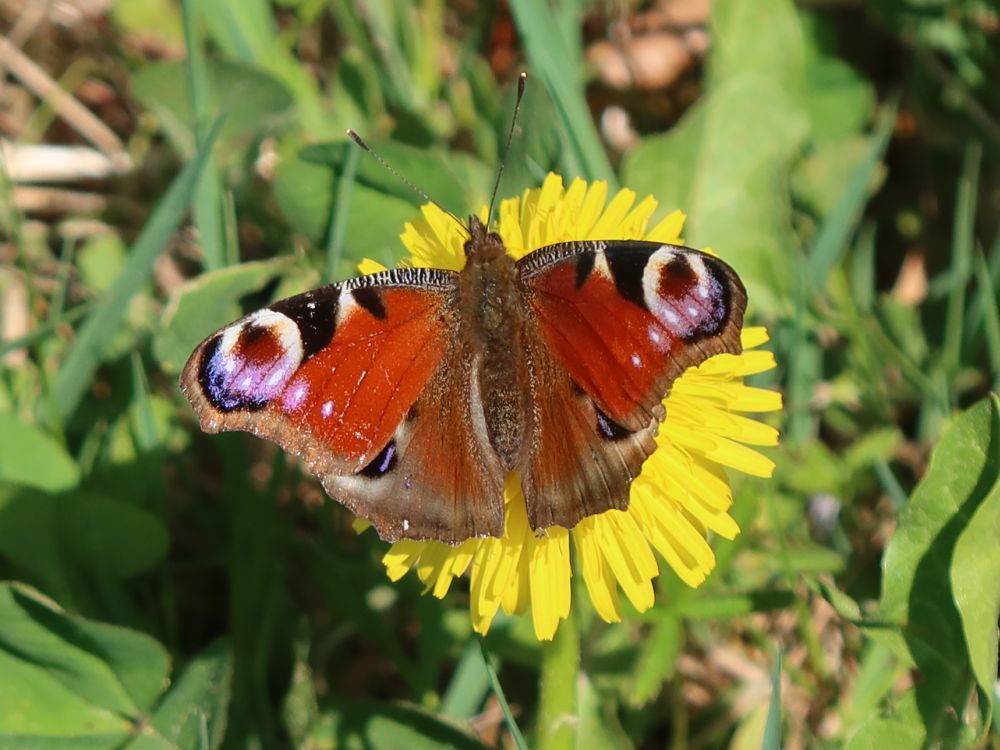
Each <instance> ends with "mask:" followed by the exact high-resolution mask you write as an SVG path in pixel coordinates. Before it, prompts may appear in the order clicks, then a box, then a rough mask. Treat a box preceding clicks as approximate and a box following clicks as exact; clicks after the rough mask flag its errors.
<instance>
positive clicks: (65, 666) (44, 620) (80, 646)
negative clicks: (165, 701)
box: [0, 584, 168, 748]
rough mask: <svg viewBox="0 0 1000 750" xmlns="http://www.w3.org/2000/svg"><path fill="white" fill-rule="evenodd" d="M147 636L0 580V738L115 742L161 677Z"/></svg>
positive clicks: (10, 741) (24, 744)
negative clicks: (78, 613)
mask: <svg viewBox="0 0 1000 750" xmlns="http://www.w3.org/2000/svg"><path fill="white" fill-rule="evenodd" d="M167 671H168V657H167V653H166V652H165V651H164V650H163V648H162V647H161V646H160V645H159V644H158V643H157V642H156V641H154V640H153V639H151V638H149V637H148V636H145V635H142V634H140V633H136V632H134V631H131V630H126V629H124V628H119V627H115V626H112V625H105V624H102V623H96V622H91V621H89V620H85V619H83V618H80V617H75V616H71V615H67V614H65V613H63V612H62V611H60V610H59V609H58V608H57V607H56V606H55V605H54V604H53V603H52V602H50V601H49V600H47V599H44V598H43V597H42V596H41V595H40V594H38V593H37V592H34V591H33V590H31V589H29V588H27V587H24V586H19V585H16V584H0V705H3V706H4V710H2V711H0V746H2V747H5V748H8V747H11V748H37V747H57V746H63V747H73V748H78V747H86V748H112V747H117V746H119V745H120V743H121V742H122V741H123V740H125V739H126V738H127V737H128V735H129V734H130V733H131V731H132V730H133V727H134V726H135V725H136V724H137V723H139V722H141V721H142V720H143V717H144V716H145V715H146V713H147V712H148V711H149V709H150V708H151V706H152V704H153V701H154V700H155V699H156V696H157V695H158V694H159V693H160V691H161V690H162V689H163V687H164V685H165V684H166V678H167Z"/></svg>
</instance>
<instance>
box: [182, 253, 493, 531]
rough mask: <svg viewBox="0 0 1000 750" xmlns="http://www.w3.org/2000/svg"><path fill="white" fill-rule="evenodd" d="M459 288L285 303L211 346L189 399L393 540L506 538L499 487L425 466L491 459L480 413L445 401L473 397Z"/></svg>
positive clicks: (316, 294)
mask: <svg viewBox="0 0 1000 750" xmlns="http://www.w3.org/2000/svg"><path fill="white" fill-rule="evenodd" d="M456 278H457V277H456V275H455V274H454V273H452V272H449V271H441V270H435V269H394V270H392V271H385V272H382V273H379V274H373V275H371V276H367V277H361V278H359V279H353V280H350V281H347V282H343V283H341V284H336V285H332V286H328V287H324V288H322V289H317V290H314V291H312V292H307V293H306V294H302V295H298V296H296V297H292V298H289V299H286V300H282V301H280V302H276V303H274V304H273V305H270V306H269V307H266V308H264V309H262V310H258V311H257V312H255V313H252V314H250V315H248V316H246V317H245V318H243V319H241V320H239V321H236V322H235V323H233V324H231V325H229V326H227V327H225V328H223V329H221V330H220V331H218V332H216V333H215V334H213V335H212V336H209V337H208V338H207V339H206V340H205V341H204V342H203V343H202V344H201V345H200V346H199V347H198V348H197V349H196V350H195V352H194V353H193V354H192V355H191V358H190V359H189V360H188V363H187V365H186V366H185V368H184V372H183V374H182V375H181V387H182V390H183V391H184V393H185V395H186V396H187V397H188V399H189V400H190V401H191V404H192V406H194V408H195V410H196V411H197V413H198V415H199V418H200V420H201V425H202V428H203V429H205V430H206V431H209V432H218V431H222V430H244V431H247V432H252V433H254V434H256V435H258V436H260V437H265V438H269V439H271V440H274V441H275V442H277V443H278V444H279V445H281V446H282V447H283V448H284V449H285V450H288V451H289V452H291V453H294V454H296V455H299V456H301V457H302V458H303V460H304V462H305V464H306V466H307V467H308V468H309V470H310V471H311V472H312V473H314V474H316V475H317V476H318V477H319V478H320V479H321V480H322V481H323V483H324V486H325V487H326V488H327V490H328V491H329V492H330V494H331V495H332V496H333V497H334V498H336V499H337V500H340V501H341V502H343V503H344V504H345V505H347V506H348V507H349V508H351V510H353V511H354V512H355V513H357V514H358V515H360V516H362V517H364V518H367V519H368V520H370V521H371V522H372V523H373V524H374V525H375V526H376V528H377V529H378V531H379V533H380V534H381V535H382V536H383V537H384V538H389V539H396V538H400V537H401V536H409V537H414V538H431V537H434V538H442V539H447V540H449V541H458V540H460V539H461V538H467V537H469V536H475V535H478V534H487V533H490V534H498V533H499V532H500V530H501V525H502V508H503V505H502V503H503V496H502V490H501V491H499V492H496V491H495V485H496V480H495V478H494V481H492V482H491V481H490V479H491V478H490V477H489V476H487V474H486V473H485V472H484V471H482V470H481V469H480V467H479V466H478V465H477V466H469V465H467V463H468V462H465V463H464V464H462V466H461V469H462V474H461V476H462V479H463V481H462V482H460V483H458V486H454V485H455V483H448V482H442V481H438V478H437V475H436V474H434V473H432V468H433V467H432V466H424V465H423V464H425V463H427V462H433V461H435V460H437V461H439V462H440V461H441V460H443V459H444V458H445V457H447V458H448V460H451V458H452V457H453V454H454V449H452V450H450V451H445V450H443V448H445V447H446V446H448V445H454V444H465V445H467V446H468V447H464V448H463V449H464V450H465V451H466V452H467V456H468V457H472V458H470V460H473V459H474V458H479V456H478V454H477V450H478V449H477V448H476V445H477V442H476V441H477V438H476V436H475V434H474V428H473V420H472V419H470V417H469V414H467V413H466V411H467V409H466V410H464V411H463V410H462V409H458V408H454V407H453V408H451V411H450V412H446V411H445V410H444V407H445V406H447V405H448V404H449V400H450V399H451V394H447V397H446V396H445V395H442V391H441V384H442V383H445V382H447V383H448V384H449V385H450V386H451V388H453V389H457V390H459V391H462V392H464V393H468V392H469V391H470V387H469V385H468V373H465V374H464V375H463V373H462V372H461V371H459V372H458V374H457V375H451V374H450V373H449V370H448V368H447V367H446V366H445V365H444V364H443V363H446V362H449V361H451V360H452V359H453V358H455V357H456V356H458V354H457V351H456V349H457V347H459V346H461V343H460V342H459V341H458V337H457V333H456V332H457V330H458V326H457V321H456V319H455V318H456V315H457V313H456V312H455V293H456V291H455V290H456ZM463 380H464V382H463ZM432 382H433V383H434V384H435V385H434V386H433V387H428V384H430V383H432ZM464 403H465V404H466V405H468V404H469V399H468V398H465V399H464ZM480 452H481V451H480ZM417 456H420V457H421V458H420V459H419V460H417V459H416V458H415V457H417ZM460 463H461V462H460ZM483 465H484V466H485V465H488V462H483ZM502 481H503V477H502V472H501V474H500V478H499V482H501V483H502ZM488 489H489V490H490V491H492V497H491V492H490V491H488ZM456 493H457V495H456ZM449 496H452V497H453V498H454V497H456V496H457V497H459V498H461V502H456V501H454V499H453V502H451V503H448V502H447V501H445V502H442V501H441V500H442V498H444V499H445V500H446V499H447V498H448V497H449Z"/></svg>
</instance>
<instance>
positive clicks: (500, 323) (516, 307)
mask: <svg viewBox="0 0 1000 750" xmlns="http://www.w3.org/2000/svg"><path fill="white" fill-rule="evenodd" d="M469 233H470V239H469V240H468V241H467V242H466V243H465V255H466V264H465V268H464V269H463V270H462V273H461V276H460V280H459V295H460V299H461V302H460V304H461V307H462V313H463V315H462V320H463V321H465V325H466V327H467V330H466V338H467V347H468V350H469V351H470V353H471V354H472V358H473V366H474V367H475V369H476V371H477V375H478V378H477V380H478V384H479V394H480V396H481V399H482V408H483V416H484V418H485V421H486V431H487V434H488V435H489V439H490V445H492V447H493V449H494V450H495V451H496V453H497V456H498V457H499V458H500V461H501V463H503V465H504V467H505V468H507V469H511V468H513V467H514V466H516V465H517V464H518V461H519V457H520V454H521V453H522V452H523V451H524V450H525V447H526V446H525V436H526V435H527V433H528V430H529V420H530V419H531V413H532V410H531V393H530V391H529V383H530V368H529V364H528V361H527V359H526V358H525V356H524V354H523V353H524V351H525V348H524V345H523V339H524V334H525V323H526V320H525V309H524V304H523V301H522V297H521V293H520V290H519V286H518V276H517V266H516V264H515V262H514V259H513V258H512V257H511V256H510V255H508V254H507V249H506V248H505V247H504V244H503V241H502V240H501V239H500V236H499V235H498V234H496V233H495V232H489V231H487V229H486V228H485V227H484V226H483V224H482V222H480V221H479V219H478V218H477V217H475V216H472V217H470V219H469ZM512 355H513V356H512Z"/></svg>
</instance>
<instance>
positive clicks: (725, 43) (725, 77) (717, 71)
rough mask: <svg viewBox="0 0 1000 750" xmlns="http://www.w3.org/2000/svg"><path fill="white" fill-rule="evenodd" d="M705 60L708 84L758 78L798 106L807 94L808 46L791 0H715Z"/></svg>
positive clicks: (712, 85) (714, 84)
mask: <svg viewBox="0 0 1000 750" xmlns="http://www.w3.org/2000/svg"><path fill="white" fill-rule="evenodd" d="M711 31H712V37H713V39H714V40H715V43H714V44H713V45H712V53H711V56H710V57H709V61H708V78H709V86H710V87H714V86H716V85H719V84H721V83H724V82H727V81H733V80H737V79H739V78H742V77H744V76H762V77H765V78H768V79H769V80H771V81H773V82H774V83H775V84H777V85H778V86H779V87H780V88H781V89H783V90H785V91H787V92H788V94H789V96H790V97H792V99H793V100H794V101H795V103H796V106H798V104H799V101H800V100H802V99H804V97H805V95H806V69H805V60H806V47H805V39H804V36H803V33H802V27H801V21H800V20H799V15H798V13H797V12H796V10H795V4H794V3H792V2H791V0H716V1H715V2H713V3H712V18H711Z"/></svg>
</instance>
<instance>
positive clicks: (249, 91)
mask: <svg viewBox="0 0 1000 750" xmlns="http://www.w3.org/2000/svg"><path fill="white" fill-rule="evenodd" d="M204 71H205V87H206V91H205V98H206V102H205V105H204V106H205V107H206V108H207V110H208V111H209V112H212V113H214V112H220V111H222V110H225V111H226V122H225V125H224V126H223V128H222V131H221V132H220V133H219V142H220V144H223V145H225V144H231V143H232V141H233V139H243V140H246V141H249V139H250V138H251V137H256V136H260V135H261V134H262V133H264V132H266V131H267V130H269V129H273V128H274V127H275V126H276V125H278V124H279V123H280V120H279V118H281V117H282V116H283V115H285V113H287V112H288V110H289V108H290V107H291V105H292V97H291V95H290V94H289V93H288V89H286V88H285V86H284V85H283V84H282V83H281V81H278V80H276V79H275V78H274V77H273V76H271V75H268V74H267V73H265V72H264V71H262V70H260V69H259V68H255V67H253V66H251V65H247V64H246V63H239V62H226V61H220V60H210V61H205V65H204ZM132 89H133V91H134V92H135V95H136V98H137V99H138V100H139V101H140V102H141V103H142V104H143V106H145V107H146V108H147V109H149V110H150V111H151V112H152V113H153V114H155V115H156V117H157V119H158V120H159V121H160V124H161V125H162V126H163V128H164V130H165V131H166V133H167V135H168V136H169V137H170V140H171V142H172V145H173V146H174V148H176V149H177V150H178V151H180V153H182V154H184V155H185V156H187V157H190V155H191V154H193V153H194V150H195V129H194V123H195V113H194V111H193V110H192V99H191V92H190V75H189V74H188V70H187V64H186V63H185V62H183V61H171V62H160V63H153V64H152V65H148V66H146V67H145V68H143V69H142V70H141V71H139V73H138V75H136V77H135V80H134V83H133V86H132Z"/></svg>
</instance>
